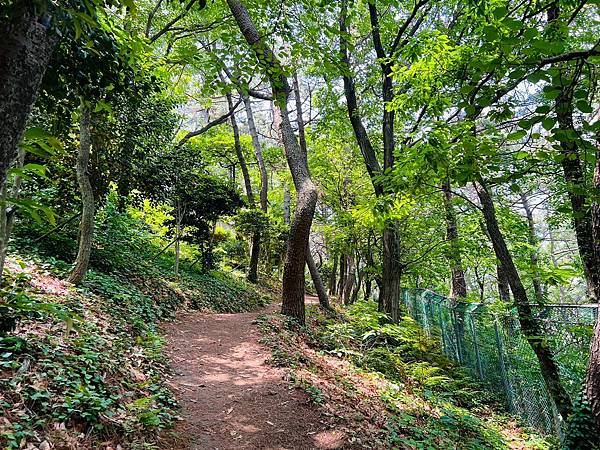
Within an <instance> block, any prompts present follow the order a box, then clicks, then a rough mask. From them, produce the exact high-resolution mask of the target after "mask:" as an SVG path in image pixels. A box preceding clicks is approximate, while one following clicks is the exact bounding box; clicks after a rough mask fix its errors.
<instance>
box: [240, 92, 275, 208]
mask: <svg viewBox="0 0 600 450" xmlns="http://www.w3.org/2000/svg"><path fill="white" fill-rule="evenodd" d="M241 95H242V100H243V101H244V107H245V109H246V118H247V119H248V130H249V131H250V136H251V137H252V146H253V147H254V155H255V156H256V161H257V163H258V169H259V172H260V208H261V209H262V210H263V212H267V208H268V189H269V180H268V177H267V167H266V166H265V161H264V158H263V154H262V147H261V145H260V141H259V139H258V132H257V131H256V125H255V123H254V113H253V112H252V101H251V100H250V97H249V96H248V95H247V94H241Z"/></svg>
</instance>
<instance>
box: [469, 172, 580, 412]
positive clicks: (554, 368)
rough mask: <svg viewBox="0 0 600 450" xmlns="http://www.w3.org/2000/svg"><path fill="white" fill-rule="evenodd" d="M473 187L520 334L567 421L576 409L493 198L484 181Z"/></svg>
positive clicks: (559, 410) (476, 183)
mask: <svg viewBox="0 0 600 450" xmlns="http://www.w3.org/2000/svg"><path fill="white" fill-rule="evenodd" d="M474 185H475V190H476V191H477V195H478V197H479V201H480V202H481V207H482V211H483V216H484V219H485V224H486V228H487V232H488V235H489V237H490V240H491V241H492V246H493V247H494V252H495V253H496V257H497V258H498V260H499V261H500V263H501V264H502V269H503V271H504V273H505V275H506V277H507V280H508V283H509V285H510V289H511V291H512V293H513V297H514V299H515V304H516V307H517V312H518V317H519V323H520V325H521V331H522V333H523V335H524V337H525V338H526V339H527V342H528V343H529V345H530V346H531V349H532V350H533V352H534V353H535V355H536V357H537V359H538V361H539V363H540V369H541V372H542V376H543V378H544V382H545V384H546V388H547V389H548V392H549V393H550V396H551V397H552V399H553V400H554V403H555V404H556V408H557V409H558V412H559V413H560V414H561V416H562V417H563V419H564V420H566V419H567V417H568V416H569V414H570V413H571V411H572V409H573V408H572V403H571V399H570V397H569V395H568V394H567V392H566V391H565V389H564V387H563V385H562V384H561V382H560V373H559V369H558V365H557V364H556V361H555V360H554V355H553V354H552V352H551V350H550V346H549V343H548V341H547V340H546V338H545V337H544V330H543V329H542V328H541V327H540V325H539V323H538V322H537V321H536V320H535V318H534V317H533V312H532V310H531V306H530V304H529V299H528V298H527V291H526V290H525V287H524V286H523V283H522V281H521V277H520V276H519V273H518V271H517V268H516V266H515V264H514V261H513V259H512V256H511V254H510V252H509V250H508V246H507V245H506V241H505V240H504V236H503V235H502V232H501V231H500V226H499V225H498V220H497V218H496V208H495V207H494V203H493V201H492V197H491V195H490V193H489V192H488V189H487V187H486V186H485V183H484V182H483V180H480V181H478V182H475V183H474Z"/></svg>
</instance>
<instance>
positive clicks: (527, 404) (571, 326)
mask: <svg viewBox="0 0 600 450" xmlns="http://www.w3.org/2000/svg"><path fill="white" fill-rule="evenodd" d="M402 300H403V303H404V306H405V308H406V310H407V311H408V314H409V315H410V316H411V317H412V318H413V319H415V320H416V321H417V322H419V324H421V326H422V327H423V328H424V329H425V330H426V332H427V333H428V334H429V335H430V336H436V337H438V338H439V339H440V341H441V344H442V346H443V351H444V353H445V354H446V355H448V356H449V357H450V358H452V359H453V360H455V361H456V362H458V363H459V364H461V365H463V366H464V367H467V368H468V369H469V370H470V371H471V373H472V375H473V376H475V377H477V378H479V379H481V380H483V381H484V382H485V384H487V386H488V387H489V389H490V390H492V391H493V392H494V393H495V394H496V396H497V397H498V398H500V399H501V400H502V401H503V402H504V403H505V404H506V405H507V407H508V408H509V410H510V411H511V412H512V413H514V414H516V415H518V416H520V417H521V418H522V419H523V421H524V422H525V423H526V424H528V425H530V426H531V427H534V428H536V429H538V430H539V431H541V432H543V433H546V434H555V435H561V434H562V432H563V431H564V423H563V422H562V420H561V417H560V415H559V414H558V412H557V410H556V406H555V405H554V402H553V401H552V399H551V398H550V396H549V394H548V391H547V390H546V387H545V384H544V381H543V378H542V375H541V373H540V371H539V365H538V363H537V359H536V357H535V355H534V353H533V351H532V350H531V348H530V347H529V345H528V343H527V341H526V340H525V339H524V338H523V336H522V334H521V333H520V331H519V322H518V319H517V315H516V311H514V310H513V311H501V310H499V309H498V310H496V309H495V308H494V307H491V306H487V305H483V304H479V303H464V302H455V301H452V300H451V299H449V298H447V297H444V296H441V295H438V294H436V293H434V292H431V291H428V290H424V289H404V290H403V292H402ZM533 309H534V313H535V316H536V319H537V320H539V321H541V323H543V326H544V330H545V333H546V336H547V337H548V338H549V341H550V345H551V346H552V348H553V350H554V352H555V355H556V359H557V362H558V364H559V366H560V371H561V377H562V379H563V383H564V385H565V388H566V389H567V391H568V392H569V394H570V395H571V396H572V397H573V398H575V397H576V396H577V394H578V392H579V391H580V389H581V385H582V384H581V383H582V381H583V377H584V375H585V369H586V364H587V355H588V352H589V344H590V337H591V331H592V325H593V324H594V323H595V320H596V317H597V315H598V308H597V307H596V306H594V305H545V306H535V307H534V308H533Z"/></svg>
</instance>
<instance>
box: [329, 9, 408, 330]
mask: <svg viewBox="0 0 600 450" xmlns="http://www.w3.org/2000/svg"><path fill="white" fill-rule="evenodd" d="M368 6H369V17H370V20H371V36H372V40H373V47H374V49H375V52H376V54H377V58H378V59H379V61H380V65H381V77H382V85H381V99H382V102H383V118H382V136H383V168H384V171H385V170H388V169H392V168H393V167H394V149H395V145H396V144H395V139H394V117H395V112H394V111H393V110H388V107H387V105H388V104H389V103H390V102H391V101H392V100H393V98H394V87H393V77H392V63H391V62H390V61H389V58H387V57H386V55H385V53H384V51H383V46H382V43H381V37H380V35H379V24H378V17H377V9H376V8H375V5H374V4H372V3H369V4H368ZM347 9H348V2H347V0H344V1H343V2H342V4H341V8H340V19H339V29H340V61H341V63H342V67H343V74H342V78H343V82H344V95H345V97H346V107H347V110H348V117H349V119H350V123H351V125H352V129H353V131H354V136H355V138H356V142H357V144H358V146H359V148H360V150H361V153H362V156H363V159H364V161H365V165H366V168H367V172H368V173H369V176H370V177H371V181H372V183H373V188H374V190H375V194H376V195H377V196H381V195H383V194H384V186H383V184H382V181H381V176H380V175H381V166H380V165H379V162H378V160H377V156H376V154H375V150H374V148H373V145H372V143H371V140H370V139H369V136H368V134H367V131H366V129H365V127H364V125H363V123H362V120H361V116H360V111H359V108H358V101H357V97H356V87H355V85H354V80H353V78H352V77H351V76H350V58H349V57H348V47H349V45H348V41H347V36H348V29H347V25H346V19H347ZM399 257H400V234H399V230H398V224H397V223H394V222H393V221H389V222H387V223H386V225H385V229H384V231H383V255H382V259H383V274H382V281H381V283H382V289H381V291H380V293H379V304H380V306H381V307H382V308H383V309H382V310H383V311H384V312H386V313H387V314H389V315H390V318H391V319H392V321H397V320H398V313H399V311H398V306H399V296H400V277H401V275H402V267H401V264H400V261H399Z"/></svg>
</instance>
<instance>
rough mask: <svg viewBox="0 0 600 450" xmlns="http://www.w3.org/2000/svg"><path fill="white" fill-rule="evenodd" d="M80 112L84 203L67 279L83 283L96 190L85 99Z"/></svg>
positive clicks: (80, 179) (80, 177)
mask: <svg viewBox="0 0 600 450" xmlns="http://www.w3.org/2000/svg"><path fill="white" fill-rule="evenodd" d="M80 114H81V117H80V124H79V130H80V131H79V154H78V155H77V168H76V169H77V181H78V182H79V191H80V194H81V204H82V210H81V222H80V224H79V250H78V251H77V258H76V259H75V267H74V268H73V271H72V272H71V274H70V275H69V278H68V279H67V281H69V282H71V283H73V284H79V283H81V282H82V281H83V279H84V278H85V274H86V273H87V270H88V265H89V262H90V256H91V254H92V244H93V242H94V216H95V213H96V206H95V203H94V192H93V190H92V184H91V182H90V177H89V173H88V165H89V160H90V151H91V146H92V141H91V133H90V120H91V117H90V116H91V113H90V108H89V107H88V106H87V105H85V104H84V103H83V100H82V104H81V107H80Z"/></svg>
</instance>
